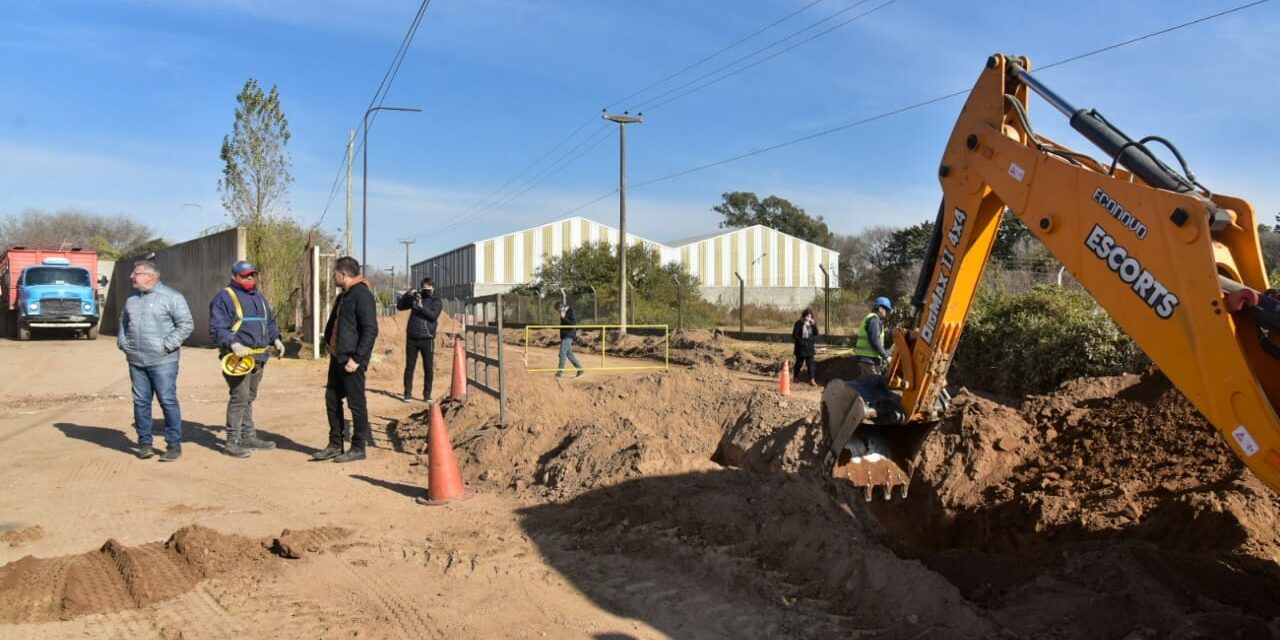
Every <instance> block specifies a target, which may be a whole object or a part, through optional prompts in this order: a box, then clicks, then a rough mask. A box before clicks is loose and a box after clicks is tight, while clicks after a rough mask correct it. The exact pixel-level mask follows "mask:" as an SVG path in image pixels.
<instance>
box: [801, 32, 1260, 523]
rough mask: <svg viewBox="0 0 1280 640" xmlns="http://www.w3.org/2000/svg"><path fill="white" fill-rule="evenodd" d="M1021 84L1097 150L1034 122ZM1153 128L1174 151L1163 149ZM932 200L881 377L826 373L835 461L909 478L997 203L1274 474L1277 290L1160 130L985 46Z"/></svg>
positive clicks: (1252, 243) (1232, 203) (1240, 452)
mask: <svg viewBox="0 0 1280 640" xmlns="http://www.w3.org/2000/svg"><path fill="white" fill-rule="evenodd" d="M1030 93H1035V94H1037V95H1039V96H1040V97H1041V98H1043V99H1044V101H1045V102H1047V103H1048V104H1049V105H1050V106H1052V107H1054V108H1055V109H1057V110H1058V111H1060V112H1061V113H1062V114H1063V115H1064V116H1066V117H1067V118H1068V119H1069V120H1070V124H1071V127H1072V128H1073V129H1074V130H1075V131H1077V132H1079V133H1080V134H1081V135H1082V136H1083V137H1084V138H1085V139H1087V140H1088V141H1090V142H1091V143H1093V144H1094V145H1096V146H1097V147H1098V148H1099V149H1101V150H1102V152H1103V154H1105V158H1104V159H1096V158H1094V157H1091V156H1089V155H1085V154H1083V153H1080V152H1078V151H1074V150H1072V149H1069V148H1067V147H1065V146H1063V145H1061V144H1058V143H1056V142H1054V141H1053V140H1050V139H1048V138H1046V137H1044V136H1042V135H1040V134H1038V133H1037V132H1036V131H1035V130H1034V129H1033V128H1032V126H1031V122H1030V120H1029V118H1028V108H1027V106H1028V98H1029V94H1030ZM1153 145H1160V146H1161V147H1163V148H1164V149H1163V150H1162V153H1164V154H1165V155H1172V156H1173V158H1175V159H1176V163H1177V164H1178V165H1179V167H1178V168H1177V169H1175V168H1173V167H1171V166H1169V164H1167V163H1166V162H1164V161H1162V160H1161V159H1160V157H1158V156H1157V153H1156V150H1155V149H1153ZM938 178H939V181H940V182H941V183H942V191H943V197H942V205H941V207H940V208H939V210H938V215H937V219H936V221H935V223H934V227H933V237H932V239H931V241H930V243H929V248H928V251H927V252H926V254H925V259H924V265H923V269H922V271H921V274H920V279H919V281H918V282H917V285H916V288H915V292H914V294H913V296H912V299H911V303H912V306H913V307H914V317H913V319H912V321H911V323H910V325H909V326H907V327H899V328H896V329H895V330H894V331H893V355H892V359H891V360H890V362H889V366H888V368H887V372H886V374H885V376H884V377H879V376H870V377H863V378H859V379H856V380H851V381H843V380H836V381H832V382H831V383H828V386H827V387H826V389H824V391H823V400H822V420H823V425H824V428H825V430H826V437H827V439H828V443H829V456H830V458H829V460H830V462H829V465H830V467H831V469H832V474H833V475H835V476H836V477H839V478H844V479H847V480H848V481H850V482H852V483H853V484H854V485H856V486H859V487H863V488H864V490H865V492H866V498H867V499H868V500H871V499H872V497H873V495H874V494H875V492H876V490H877V489H881V490H882V493H883V496H884V497H885V498H886V499H888V498H890V497H892V496H893V495H894V489H895V488H896V489H899V493H900V495H901V496H903V497H905V496H906V495H907V487H908V485H909V483H910V478H911V472H912V471H913V466H914V460H915V459H916V457H917V455H918V453H919V449H920V447H921V443H922V442H923V440H924V438H925V436H927V435H928V433H929V432H930V430H932V429H933V428H934V427H935V426H936V425H937V424H938V422H939V420H940V419H941V418H942V417H944V415H945V414H946V412H947V409H948V403H949V400H950V398H949V396H948V394H947V391H946V388H945V387H946V380H947V369H948V368H949V367H950V365H951V360H952V357H953V355H954V354H955V350H956V346H957V344H958V342H959V340H960V334H961V332H962V331H963V329H964V325H965V318H966V316H967V315H968V313H969V308H970V306H971V305H972V303H973V299H974V295H975V293H976V292H977V288H978V283H979V280H980V279H981V277H982V272H983V270H984V269H985V267H986V265H987V261H988V259H989V257H990V254H991V248H992V245H993V244H994V242H995V239H996V231H997V229H998V228H999V227H1000V221H1001V218H1002V217H1003V216H1005V215H1010V214H1011V215H1015V216H1017V217H1018V218H1019V219H1020V220H1021V221H1022V222H1023V223H1025V224H1026V226H1027V227H1028V228H1029V229H1030V230H1031V233H1032V234H1033V235H1034V236H1035V237H1036V238H1038V239H1039V240H1040V241H1041V242H1043V243H1044V245H1045V246H1046V247H1047V248H1048V249H1049V251H1050V252H1052V253H1053V255H1054V256H1055V257H1056V258H1057V259H1058V260H1059V261H1061V262H1062V264H1063V266H1065V267H1066V269H1067V270H1068V271H1069V272H1070V273H1071V274H1072V275H1073V276H1075V278H1076V279H1077V280H1078V281H1079V282H1080V283H1081V284H1082V285H1083V286H1084V288H1085V289H1087V290H1088V291H1089V293H1090V294H1092V295H1093V297H1094V298H1095V299H1096V300H1097V301H1098V302H1099V304H1101V305H1102V306H1103V307H1104V308H1105V309H1106V310H1107V312H1108V313H1109V314H1110V315H1111V317H1112V318H1113V319H1114V320H1115V321H1116V323H1117V324H1119V325H1120V327H1121V328H1122V329H1124V331H1126V332H1127V333H1128V334H1129V336H1131V337H1132V338H1133V340H1134V341H1135V342H1137V344H1138V346H1139V347H1141V348H1142V350H1143V351H1144V352H1146V354H1147V356H1149V357H1150V358H1151V360H1152V361H1153V362H1154V363H1155V365H1156V366H1158V367H1159V368H1160V370H1161V371H1162V372H1164V374H1165V375H1166V376H1168V378H1169V380H1170V381H1172V382H1173V384H1174V385H1175V386H1177V388H1178V389H1179V390H1180V391H1182V393H1183V394H1185V395H1186V397H1187V398H1188V399H1190V400H1191V402H1192V403H1193V404H1194V405H1195V407H1196V408H1197V409H1199V410H1200V412H1201V413H1202V414H1204V416H1205V417H1206V418H1207V419H1208V420H1209V422H1211V423H1212V424H1213V425H1214V427H1215V428H1217V430H1218V431H1219V432H1220V433H1221V434H1222V436H1223V437H1224V438H1225V439H1226V441H1227V443H1228V444H1229V445H1230V446H1231V448H1232V450H1233V451H1234V452H1235V453H1236V455H1237V456H1239V457H1240V459H1241V460H1243V461H1244V463H1245V464H1246V465H1248V467H1249V468H1250V469H1251V470H1252V471H1253V473H1254V474H1256V475H1257V476H1258V477H1259V478H1260V479H1262V481H1263V482H1265V483H1266V484H1267V485H1268V486H1270V487H1271V489H1272V490H1273V491H1277V492H1280V418H1278V417H1277V412H1276V402H1277V401H1280V344H1278V343H1277V342H1275V341H1273V339H1272V334H1271V332H1273V331H1280V303H1277V302H1276V301H1274V300H1272V299H1271V298H1269V297H1267V296H1265V295H1262V292H1264V291H1266V290H1267V288H1268V283H1267V273H1266V270H1265V268H1264V266H1263V262H1262V252H1261V250H1260V245H1259V240H1258V231H1257V220H1256V218H1255V216H1254V212H1253V209H1252V207H1250V205H1249V203H1247V202H1245V201H1244V200H1242V199H1240V198H1235V197H1232V196H1227V195H1223V194H1219V193H1213V192H1211V191H1210V190H1209V189H1207V188H1206V187H1204V185H1202V184H1200V182H1199V181H1197V180H1196V178H1195V175H1194V174H1193V173H1192V172H1191V171H1190V169H1189V168H1188V167H1187V164H1186V162H1185V161H1184V160H1183V158H1182V155H1181V154H1180V153H1179V152H1178V150H1177V149H1176V148H1175V147H1174V146H1173V145H1172V144H1171V143H1170V142H1169V141H1167V140H1165V139H1164V138H1161V137H1159V136H1147V137H1144V138H1141V139H1138V140H1134V139H1132V138H1130V137H1129V136H1127V135H1125V134H1124V133H1123V132H1122V131H1121V130H1120V129H1118V128H1117V127H1116V126H1115V125H1113V124H1111V123H1110V122H1108V121H1107V119H1106V118H1104V117H1103V116H1102V114H1100V113H1098V112H1097V111H1096V110H1093V109H1078V108H1076V107H1074V106H1072V105H1071V104H1070V103H1068V102H1067V101H1066V100H1065V99H1063V98H1062V97H1061V96H1059V95H1058V94H1056V93H1054V92H1053V91H1052V90H1051V89H1050V88H1049V87H1047V86H1045V85H1044V84H1043V83H1041V82H1040V80H1038V79H1037V78H1036V77H1035V76H1033V75H1032V74H1031V63H1030V61H1029V60H1027V58H1025V57H1012V56H1005V55H994V56H992V57H991V58H990V59H988V60H987V65H986V69H985V70H983V72H982V74H981V76H979V78H978V81H977V83H976V84H974V87H973V90H972V91H971V92H970V93H969V97H968V100H967V101H966V102H965V105H964V109H963V110H962V111H961V113H960V117H959V118H958V120H957V121H956V125H955V129H954V130H953V131H952V133H951V139H950V140H949V141H948V142H947V147H946V151H945V153H944V154H943V157H942V163H941V165H940V166H939V167H938Z"/></svg>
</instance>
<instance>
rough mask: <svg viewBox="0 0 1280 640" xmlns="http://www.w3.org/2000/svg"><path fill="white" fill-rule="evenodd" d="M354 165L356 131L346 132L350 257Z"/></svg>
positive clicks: (348, 243) (349, 246) (349, 249)
mask: <svg viewBox="0 0 1280 640" xmlns="http://www.w3.org/2000/svg"><path fill="white" fill-rule="evenodd" d="M355 164H356V130H355V129H349V130H347V255H351V172H352V170H353V169H354V168H355Z"/></svg>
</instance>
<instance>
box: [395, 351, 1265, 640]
mask: <svg viewBox="0 0 1280 640" xmlns="http://www.w3.org/2000/svg"><path fill="white" fill-rule="evenodd" d="M637 340H638V341H640V343H641V346H640V347H637V348H644V346H643V341H644V339H643V338H639V339H637ZM713 342H714V340H713ZM699 349H706V350H708V351H709V352H711V353H715V354H716V355H714V356H709V358H711V359H716V358H719V353H720V352H716V351H715V348H714V345H712V346H707V345H705V344H702V345H699V344H695V345H692V348H691V349H689V350H690V351H693V352H697V351H698V350H699ZM717 364H718V363H717ZM513 385H514V386H515V387H516V388H518V389H519V392H518V393H516V394H513V395H512V396H511V398H512V400H511V405H510V406H509V408H508V411H509V416H510V417H509V421H508V425H507V426H506V427H505V428H499V427H497V426H496V424H493V423H492V422H491V421H486V420H477V419H476V417H475V416H473V415H471V414H473V413H477V414H478V413H481V412H471V411H468V408H467V407H466V406H452V407H450V413H451V414H452V415H451V417H450V422H449V424H450V426H451V431H452V433H454V443H455V448H456V449H457V450H458V453H459V456H460V460H461V461H462V463H463V468H464V475H467V476H468V477H467V481H468V482H469V483H471V484H473V485H478V486H481V487H485V488H488V489H490V490H499V491H501V490H515V491H517V492H520V493H521V494H522V495H527V496H529V497H530V498H533V499H536V500H539V501H548V500H550V502H546V503H545V504H542V505H540V506H534V507H531V508H529V509H527V510H526V515H527V518H528V520H527V525H528V528H529V530H530V532H531V536H532V537H533V538H534V539H535V540H539V541H540V542H545V543H546V544H547V545H549V546H557V545H559V546H564V545H569V546H571V547H572V548H576V549H581V550H588V551H591V552H593V553H600V554H623V555H627V556H629V557H638V556H644V557H647V558H652V559H654V560H653V561H654V562H661V563H663V564H666V565H668V566H669V568H670V570H671V571H684V572H687V573H689V575H691V576H694V577H696V578H697V579H699V580H702V581H704V582H705V585H706V587H705V588H707V589H714V588H717V587H715V586H714V585H716V584H720V583H721V582H722V581H730V582H731V583H733V584H737V585H740V586H742V587H743V588H745V589H748V590H749V591H750V592H751V593H753V594H755V596H757V597H760V598H763V599H764V600H765V601H771V602H780V603H783V604H784V605H785V606H788V607H795V611H796V616H797V617H796V618H795V621H796V626H795V628H791V629H778V630H777V631H778V632H780V633H784V634H791V635H798V636H805V637H821V636H823V635H825V634H827V633H848V632H850V631H853V630H864V631H865V630H867V629H869V628H874V629H877V630H878V631H877V633H880V634H881V635H880V636H878V637H888V638H894V637H903V638H909V637H916V636H917V635H918V634H920V633H926V634H930V633H932V634H936V635H934V636H933V637H997V636H1000V637H1019V638H1021V637H1029V638H1096V637H1116V638H1122V637H1127V638H1157V637H1160V638H1163V637H1181V638H1200V637H1204V638H1209V637H1214V638H1216V637H1259V638H1270V637H1280V605H1277V604H1275V603H1274V602H1273V601H1272V599H1271V597H1270V594H1272V593H1274V592H1275V590H1276V589H1277V588H1280V571H1278V570H1277V565H1276V561H1277V559H1280V534H1277V528H1278V526H1280V500H1278V499H1277V498H1276V496H1275V495H1273V494H1272V493H1271V492H1270V491H1268V490H1267V489H1266V488H1265V487H1263V486H1262V485H1261V484H1260V483H1259V482H1258V481H1257V480H1256V479H1254V478H1253V477H1252V476H1251V475H1250V474H1249V473H1248V471H1247V470H1245V469H1244V467H1243V465H1242V464H1241V463H1240V462H1239V461H1238V460H1237V459H1236V458H1235V457H1234V456H1233V455H1232V454H1231V452H1230V450H1229V449H1228V448H1227V447H1226V445H1225V444H1224V443H1223V442H1222V440H1221V438H1220V437H1219V435H1218V434H1217V432H1216V431H1214V430H1213V429H1212V428H1211V427H1210V426H1209V425H1208V424H1207V423H1206V422H1205V421H1204V419H1203V418H1202V417H1200V415H1199V414H1198V413H1197V412H1196V411H1195V410H1194V408H1192V407H1191V405H1190V404H1189V403H1188V402H1187V400H1186V399H1185V398H1184V397H1183V396H1182V395H1181V394H1180V393H1178V392H1177V391H1176V390H1174V389H1173V388H1171V386H1170V385H1169V383H1168V382H1167V381H1166V380H1164V378H1163V377H1161V376H1159V375H1158V374H1152V375H1148V376H1145V377H1141V378H1140V377H1138V376H1126V377H1118V378H1108V379H1099V380H1086V381H1077V382H1074V383H1070V384H1068V385H1065V386H1064V387H1063V388H1062V389H1060V390H1059V391H1057V392H1055V393H1053V394H1050V395H1046V396H1037V397H1032V398H1029V399H1027V400H1026V401H1024V402H1022V403H1021V404H1020V405H1011V404H1001V403H999V402H996V401H993V400H990V399H986V398H984V397H980V396H978V395H974V394H971V393H968V392H964V391H961V392H960V393H958V394H957V396H956V398H955V400H954V406H953V410H952V412H951V415H950V417H949V418H948V419H947V420H946V421H945V422H944V423H943V424H942V425H941V426H940V427H939V428H938V429H937V430H936V431H935V432H934V433H933V434H932V435H931V436H930V437H929V438H928V439H927V440H926V442H925V445H924V449H923V452H922V454H921V457H920V460H919V465H918V467H917V471H916V473H915V477H914V479H913V484H912V487H911V492H910V497H909V498H908V499H907V500H905V501H894V502H883V501H877V502H875V503H872V504H867V503H865V502H864V501H863V500H862V498H861V494H860V493H855V492H853V491H850V490H847V489H846V488H845V487H843V486H840V485H837V484H835V483H833V482H831V481H828V480H826V479H825V478H823V474H822V473H821V471H820V466H821V444H820V443H821V436H820V431H821V429H820V426H819V425H818V424H817V423H816V422H815V421H816V419H817V416H818V411H817V409H818V407H817V403H816V401H814V400H812V399H802V398H798V397H794V396H793V397H790V398H784V397H782V396H779V395H778V394H776V393H775V392H772V391H769V390H765V389H762V388H761V387H760V386H759V385H751V384H747V383H744V382H742V381H741V380H740V379H737V378H735V377H734V376H733V375H732V374H730V373H729V372H727V371H726V370H725V369H724V368H723V367H720V366H716V365H713V364H710V363H699V364H695V365H694V366H691V367H689V368H687V369H685V368H680V369H673V370H672V371H671V372H669V373H661V374H649V375H646V376H643V377H640V378H639V379H637V380H634V384H629V385H627V387H626V390H625V391H622V390H619V389H618V388H616V387H614V386H611V385H606V384H599V383H590V382H584V383H571V382H563V383H561V382H554V381H552V380H550V379H549V378H548V379H542V378H535V377H529V376H525V377H518V376H517V377H515V378H514V380H513ZM415 429H416V430H417V431H415ZM424 436H425V428H422V427H421V426H418V427H415V426H414V425H413V424H406V425H402V427H401V429H400V437H401V439H402V442H404V443H405V444H406V446H407V447H408V448H409V449H410V450H415V451H420V449H421V444H418V445H417V447H418V448H417V449H414V448H413V447H414V446H415V444H414V443H415V442H416V443H421V442H424V441H425V440H424ZM714 463H719V464H721V465H726V466H732V467H738V468H741V469H744V470H748V471H750V472H753V474H764V475H753V474H743V473H741V472H736V471H720V470H717V467H716V465H715V464H714ZM566 536H567V537H566ZM598 597H599V598H600V599H601V600H602V601H608V600H609V599H610V597H611V596H609V595H608V594H599V596H598ZM614 598H615V599H616V596H615V597H614ZM619 606H620V607H622V608H623V609H625V608H626V607H625V604H623V605H619ZM815 616H817V618H818V619H821V620H822V621H823V622H822V624H818V625H816V626H815V625H813V624H812V621H813V620H814V619H815ZM804 621H808V622H809V623H810V626H807V627H806V626H805V622H804ZM926 637H928V636H926Z"/></svg>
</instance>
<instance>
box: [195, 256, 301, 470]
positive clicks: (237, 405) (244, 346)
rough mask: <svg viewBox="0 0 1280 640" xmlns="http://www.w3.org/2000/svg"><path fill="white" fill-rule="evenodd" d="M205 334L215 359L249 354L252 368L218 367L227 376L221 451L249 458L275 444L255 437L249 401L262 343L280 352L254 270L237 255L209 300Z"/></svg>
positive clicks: (263, 355)
mask: <svg viewBox="0 0 1280 640" xmlns="http://www.w3.org/2000/svg"><path fill="white" fill-rule="evenodd" d="M209 335H210V337H212V338H213V341H214V343H215V344H217V345H218V358H219V359H222V358H223V357H226V355H227V354H228V353H234V354H235V355H237V356H240V357H246V356H252V357H253V361H254V365H253V371H250V372H249V373H246V374H245V375H242V376H233V375H229V374H227V373H226V371H223V373H222V378H223V379H224V380H226V381H227V389H228V395H229V397H228V399H227V444H226V445H225V446H224V447H223V451H224V452H226V454H227V455H229V456H231V457H233V458H248V457H249V454H250V453H252V450H253V449H274V448H276V443H274V442H271V441H270V440H263V439H261V438H259V437H258V428H257V426H256V425H255V424H254V422H253V401H254V400H256V399H257V398H258V385H259V384H260V383H261V382H262V374H263V372H264V371H265V370H266V366H267V359H268V358H269V357H270V356H269V355H268V354H267V346H269V345H270V346H274V347H275V348H276V351H277V352H278V353H279V354H280V355H282V356H283V355H284V343H283V342H281V341H280V328H279V327H277V326H276V315H275V313H274V312H273V311H272V310H271V304H270V303H268V302H267V298H266V296H264V295H262V291H261V290H259V289H258V270H257V269H256V268H255V267H254V266H253V263H251V262H249V261H247V260H241V261H239V262H237V263H235V264H233V265H231V283H230V285H228V286H227V288H225V289H223V290H222V291H219V292H218V293H217V294H216V295H214V296H213V301H212V302H210V303H209Z"/></svg>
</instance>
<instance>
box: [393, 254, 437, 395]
mask: <svg viewBox="0 0 1280 640" xmlns="http://www.w3.org/2000/svg"><path fill="white" fill-rule="evenodd" d="M435 289H436V283H435V281H434V280H432V279H431V278H423V279H422V285H421V286H420V287H419V288H418V290H417V291H408V292H405V294H404V295H402V296H400V299H399V300H398V301H396V308H397V309H399V310H401V311H404V310H406V309H408V310H409V329H408V331H406V333H407V334H408V339H407V340H406V341H405V348H404V357H405V360H404V401H405V402H409V401H410V400H413V370H414V368H416V367H417V366H418V354H422V369H423V374H424V375H423V378H424V379H423V381H422V399H423V400H426V401H427V404H431V382H432V380H433V379H434V374H435V352H436V319H437V318H439V317H440V298H437V297H436V296H435V295H434V294H435Z"/></svg>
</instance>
